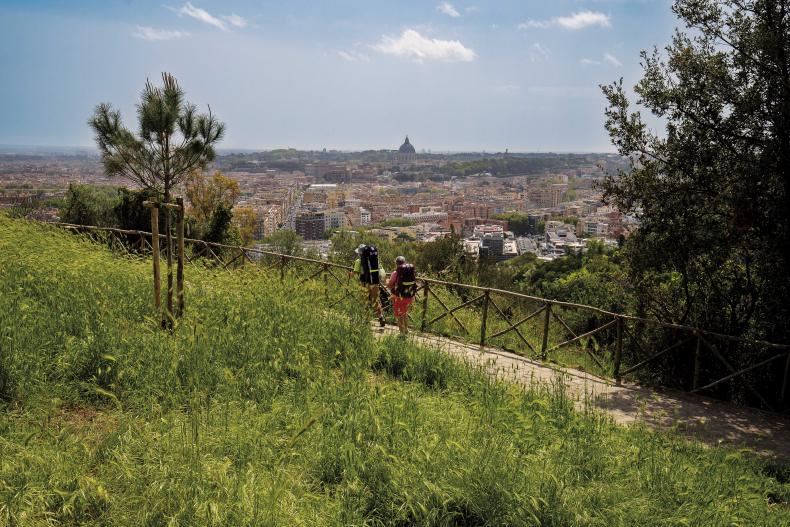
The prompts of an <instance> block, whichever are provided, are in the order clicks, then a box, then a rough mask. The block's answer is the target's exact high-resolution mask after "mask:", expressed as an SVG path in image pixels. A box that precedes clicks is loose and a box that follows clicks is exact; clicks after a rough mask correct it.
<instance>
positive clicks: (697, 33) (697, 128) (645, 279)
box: [603, 0, 790, 341]
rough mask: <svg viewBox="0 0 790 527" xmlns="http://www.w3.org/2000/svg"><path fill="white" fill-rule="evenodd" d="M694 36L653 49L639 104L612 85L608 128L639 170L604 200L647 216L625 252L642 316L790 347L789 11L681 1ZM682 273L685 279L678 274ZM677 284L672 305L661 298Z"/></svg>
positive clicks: (756, 4)
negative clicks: (653, 125) (637, 107)
mask: <svg viewBox="0 0 790 527" xmlns="http://www.w3.org/2000/svg"><path fill="white" fill-rule="evenodd" d="M673 11H674V12H675V13H676V14H677V16H678V17H679V18H680V20H681V21H682V22H683V24H685V26H686V27H687V28H688V30H689V33H684V32H682V31H678V32H676V34H675V36H674V38H673V40H672V42H671V44H669V45H668V46H667V47H666V49H665V53H663V54H662V53H660V52H659V51H658V50H654V51H653V52H652V53H647V52H643V53H642V60H643V65H644V70H645V71H644V77H643V78H642V80H641V81H640V82H639V83H638V84H637V85H636V86H635V88H634V90H635V92H636V94H637V95H638V97H639V103H640V104H641V105H642V106H643V107H644V108H646V109H648V110H649V111H651V112H652V113H653V114H654V115H656V116H658V117H659V118H661V120H662V122H663V123H665V130H664V133H663V134H658V133H654V132H652V131H651V130H650V129H649V128H648V126H647V124H646V123H645V121H644V120H643V118H642V117H641V115H640V113H639V112H634V111H632V109H631V106H630V103H629V98H628V96H627V95H626V91H625V89H624V88H623V84H622V80H620V82H618V83H614V84H611V85H609V86H605V87H603V90H604V93H605V95H606V97H607V99H608V101H609V106H608V109H607V111H606V116H607V122H606V128H607V130H608V131H609V134H610V135H611V138H612V141H613V143H614V145H615V146H616V147H617V148H618V150H619V152H620V153H621V154H622V155H624V156H627V157H628V158H629V159H630V160H631V163H632V170H631V171H630V172H624V173H620V174H619V176H618V177H608V178H607V179H606V181H605V186H604V188H605V196H606V199H607V200H608V201H609V202H610V203H613V204H615V205H617V207H618V208H619V209H620V210H622V211H625V212H630V213H633V214H636V215H637V216H638V217H639V219H640V220H641V226H640V229H639V230H638V232H637V233H635V234H634V235H633V236H632V237H631V238H630V239H629V241H628V243H626V247H625V250H626V252H627V256H628V261H629V264H630V269H631V274H632V280H633V281H634V283H635V284H636V285H637V289H638V293H639V297H640V299H641V302H642V304H643V305H642V308H643V309H644V310H652V311H654V312H658V313H661V314H663V315H665V316H669V317H671V318H672V319H674V320H676V321H678V322H685V323H689V324H693V325H698V326H702V327H706V328H710V329H715V330H718V331H721V332H726V333H731V334H736V335H743V334H751V335H753V336H759V337H763V338H766V339H770V340H776V341H785V340H786V339H787V338H788V337H790V330H789V327H790V326H788V320H790V311H789V309H788V304H787V302H786V299H787V297H788V296H789V295H790V280H788V279H787V277H788V274H789V273H790V207H788V206H787V204H788V198H790V1H788V0H676V1H675V3H674V5H673ZM673 276H676V277H677V278H678V279H677V280H674V279H672V278H671V277H673ZM667 280H670V283H672V284H673V285H674V286H675V291H674V293H673V294H672V295H671V297H670V298H672V301H671V302H669V304H667V305H661V306H657V305H656V304H655V302H654V301H653V299H654V298H662V297H663V298H666V295H658V294H654V293H655V292H657V291H659V290H661V289H662V288H664V287H665V286H666V283H668V282H667Z"/></svg>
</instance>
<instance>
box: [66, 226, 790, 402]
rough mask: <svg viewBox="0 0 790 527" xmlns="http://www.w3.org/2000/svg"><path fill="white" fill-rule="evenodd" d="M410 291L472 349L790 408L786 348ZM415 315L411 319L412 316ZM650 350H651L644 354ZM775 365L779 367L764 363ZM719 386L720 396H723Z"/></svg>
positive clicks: (552, 308) (143, 240) (117, 243)
mask: <svg viewBox="0 0 790 527" xmlns="http://www.w3.org/2000/svg"><path fill="white" fill-rule="evenodd" d="M52 225H55V226H57V227H60V228H64V229H68V230H71V231H75V232H79V233H84V234H86V235H87V236H88V237H90V238H91V239H92V240H94V241H105V242H106V243H107V245H108V246H109V247H110V248H111V249H113V250H119V251H121V252H126V253H129V252H132V251H134V252H138V253H143V254H145V253H148V252H149V251H150V250H151V249H152V247H153V235H152V234H151V233H149V232H145V231H138V230H128V229H118V228H113V227H95V226H86V225H74V224H68V223H52ZM98 233H106V235H107V239H106V240H98V239H97V236H96V234H98ZM149 240H150V241H149ZM159 240H160V244H161V241H163V240H165V235H164V234H159ZM184 243H185V244H187V245H189V246H191V247H192V253H191V254H190V255H189V256H188V261H195V260H196V259H200V258H203V259H208V260H209V261H212V262H215V263H216V264H217V265H218V266H221V267H222V268H223V269H232V268H235V267H241V266H244V265H247V264H255V265H260V266H264V267H268V268H272V269H273V268H279V272H280V278H281V279H283V278H284V277H285V275H286V273H288V272H289V266H290V267H294V266H297V265H304V266H307V267H308V268H312V269H311V270H309V271H306V272H305V275H304V276H302V277H300V280H301V283H305V282H309V281H311V280H318V279H319V278H321V279H323V280H324V287H325V296H326V300H327V303H328V304H329V307H335V306H337V305H339V304H341V303H342V302H344V301H346V300H348V299H352V300H353V299H354V296H355V293H356V291H357V289H356V288H355V287H353V284H352V283H351V279H350V274H351V272H352V268H351V267H350V266H347V265H343V264H339V263H335V262H329V261H325V260H318V259H314V258H308V257H305V256H295V255H289V254H282V253H278V252H275V251H269V250H264V249H258V248H254V247H241V246H235V245H226V244H221V243H214V242H206V241H203V240H197V239H192V238H184ZM165 250H166V248H165ZM256 260H257V261H256ZM338 274H340V276H338ZM343 277H345V280H343ZM330 282H331V283H332V284H335V286H334V287H335V288H339V290H340V291H339V292H340V297H338V298H330V297H329V295H328V289H329V287H328V283H330ZM338 286H339V287H338ZM418 295H420V296H421V298H420V299H419V301H418V302H415V307H416V309H415V310H414V311H415V313H414V314H413V318H412V323H413V324H414V325H415V326H416V327H418V328H419V329H420V331H422V332H431V333H435V334H440V335H445V336H450V337H454V338H460V339H462V340H466V341H471V342H474V343H476V344H480V345H481V346H484V345H486V344H492V345H496V346H498V347H501V348H503V349H508V350H511V351H515V352H517V353H520V354H522V355H526V356H530V357H534V358H537V359H540V360H548V359H550V358H551V359H556V358H557V357H558V355H559V354H561V353H566V354H570V355H569V356H570V357H572V359H573V360H574V361H576V362H581V366H583V367H584V369H588V370H590V371H591V372H596V373H600V374H602V375H604V376H610V377H613V378H614V380H615V381H616V382H617V383H620V382H621V380H622V378H624V377H631V376H632V375H633V374H634V373H636V372H639V371H642V372H645V374H646V375H647V377H648V378H649V377H650V376H651V374H653V372H654V371H662V372H664V373H663V374H662V375H663V376H661V377H660V378H657V379H653V381H654V382H656V383H657V384H662V385H668V386H670V387H675V388H681V389H683V390H685V391H688V392H691V393H700V392H705V393H706V394H711V395H714V396H718V397H722V398H732V396H733V393H734V391H733V390H735V391H738V390H739V393H740V392H744V390H745V391H746V392H748V393H749V399H750V400H751V402H754V403H757V402H759V404H760V405H761V406H763V407H765V408H767V409H771V410H776V409H787V408H788V407H790V404H788V403H790V401H788V390H790V344H779V343H773V342H767V341H764V340H755V339H749V338H745V337H738V336H734V335H727V334H723V333H718V332H714V331H708V330H702V329H699V328H695V327H692V326H685V325H682V324H676V323H673V322H665V321H662V320H657V319H650V318H643V317H637V316H633V315H627V314H623V313H615V312H611V311H607V310H605V309H601V308H598V307H595V306H588V305H584V304H577V303H573V302H565V301H560V300H554V299H548V298H542V297H537V296H532V295H527V294H524V293H519V292H515V291H508V290H504V289H497V288H491V287H483V286H477V285H471V284H463V283H456V282H448V281H445V280H438V279H435V278H430V277H418ZM356 296H359V295H356ZM417 312H419V320H418V321H417V320H414V318H416V317H417V316H418V315H417ZM655 350H659V351H657V352H655V353H650V352H651V351H655ZM743 350H751V351H752V352H753V353H752V354H751V355H750V357H751V361H750V362H749V363H739V364H737V366H736V365H735V364H733V362H732V361H733V360H736V359H740V357H742V356H743V354H742V353H740V352H741V351H743ZM769 351H772V352H773V354H771V355H770V356H768V355H766V354H765V352H769ZM782 359H784V361H783V365H782V366H783V367H779V368H775V367H773V366H775V365H776V364H778V363H779V362H780V361H781V360H782ZM660 361H664V363H663V366H664V367H663V368H658V369H657V370H652V371H650V372H647V371H646V368H647V366H649V365H651V364H656V363H658V362H660ZM624 366H625V367H624ZM757 370H761V371H762V372H763V377H762V378H761V379H760V383H759V384H758V386H759V387H760V389H758V388H757V386H755V385H756V384H757V383H756V382H755V378H754V377H752V376H753V375H754V373H755V372H756V371H757ZM766 379H767V381H766ZM648 380H650V379H648ZM727 386H729V387H730V391H729V392H727V391H724V389H725V387H727ZM714 389H715V390H714ZM766 390H768V393H766Z"/></svg>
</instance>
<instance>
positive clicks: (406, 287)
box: [387, 256, 417, 335]
mask: <svg viewBox="0 0 790 527" xmlns="http://www.w3.org/2000/svg"><path fill="white" fill-rule="evenodd" d="M387 288H388V289H389V290H390V291H392V311H393V313H394V314H395V319H396V320H397V321H398V329H399V330H400V333H401V335H406V334H407V333H408V332H409V306H411V303H412V302H413V301H414V296H415V295H416V294H417V280H416V277H415V271H414V266H413V265H412V264H410V263H408V262H406V258H404V257H403V256H398V257H397V258H396V259H395V271H394V272H393V273H392V274H391V275H390V279H389V281H388V282H387Z"/></svg>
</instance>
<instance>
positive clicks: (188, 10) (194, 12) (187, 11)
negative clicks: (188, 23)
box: [176, 2, 228, 31]
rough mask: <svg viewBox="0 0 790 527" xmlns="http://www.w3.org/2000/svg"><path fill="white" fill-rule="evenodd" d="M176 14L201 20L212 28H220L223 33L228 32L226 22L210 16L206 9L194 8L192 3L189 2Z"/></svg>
mask: <svg viewBox="0 0 790 527" xmlns="http://www.w3.org/2000/svg"><path fill="white" fill-rule="evenodd" d="M176 12H177V13H178V14H179V15H182V16H184V15H186V16H188V17H192V18H194V19H195V20H199V21H200V22H203V23H204V24H208V25H210V26H214V27H216V28H219V29H221V30H222V31H227V30H228V26H227V25H226V24H225V22H223V21H222V20H220V19H219V18H217V17H215V16H214V15H212V14H210V13H209V12H208V11H206V10H205V9H201V8H199V7H195V6H193V5H192V2H187V3H186V4H184V5H182V6H181V7H180V8H179V9H178V10H177V11H176Z"/></svg>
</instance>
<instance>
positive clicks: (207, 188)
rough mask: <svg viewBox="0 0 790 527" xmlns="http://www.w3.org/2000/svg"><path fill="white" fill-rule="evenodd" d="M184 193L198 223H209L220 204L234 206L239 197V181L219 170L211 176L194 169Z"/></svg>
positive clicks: (185, 182) (191, 213) (192, 214)
mask: <svg viewBox="0 0 790 527" xmlns="http://www.w3.org/2000/svg"><path fill="white" fill-rule="evenodd" d="M184 193H185V195H186V198H187V201H188V202H189V205H190V209H189V214H190V215H191V216H193V217H194V218H195V220H197V222H198V223H201V224H207V223H208V222H209V221H210V220H211V215H212V214H213V213H214V211H215V210H216V209H217V206H218V205H220V204H223V205H225V206H226V207H228V208H233V206H234V205H235V204H236V202H237V201H238V199H239V193H240V191H239V182H238V181H236V180H235V179H232V178H229V177H227V176H225V175H223V174H222V172H220V171H219V170H217V171H216V172H214V175H213V176H211V178H208V177H206V176H205V175H204V174H203V172H202V171H200V170H193V171H192V172H191V173H190V174H189V175H188V176H187V177H186V179H185V181H184Z"/></svg>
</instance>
